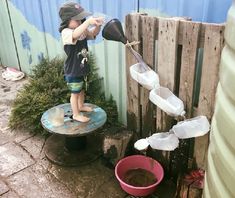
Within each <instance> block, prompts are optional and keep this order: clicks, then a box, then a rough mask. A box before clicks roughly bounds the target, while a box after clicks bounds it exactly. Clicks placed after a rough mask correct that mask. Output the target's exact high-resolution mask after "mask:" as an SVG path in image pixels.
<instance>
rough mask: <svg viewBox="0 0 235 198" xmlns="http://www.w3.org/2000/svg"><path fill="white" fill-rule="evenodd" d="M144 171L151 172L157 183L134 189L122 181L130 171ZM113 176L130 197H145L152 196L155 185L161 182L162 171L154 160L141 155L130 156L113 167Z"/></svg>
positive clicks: (134, 187)
mask: <svg viewBox="0 0 235 198" xmlns="http://www.w3.org/2000/svg"><path fill="white" fill-rule="evenodd" d="M138 168H141V169H145V170H147V171H150V172H152V173H153V174H154V175H155V177H156V178H157V182H156V183H154V184H152V185H150V186H146V187H136V186H132V185H129V184H127V183H125V182H124V181H123V178H124V176H125V173H126V172H127V171H128V170H130V169H138ZM115 175H116V178H117V179H118V181H119V183H120V186H121V188H122V189H123V190H124V191H125V192H127V193H128V194H130V195H134V196H147V195H150V194H152V193H153V192H154V191H155V190H156V187H157V185H158V184H159V183H160V182H161V181H162V179H163V175H164V171H163V168H162V166H161V164H159V163H158V162H157V161H156V160H154V159H152V158H150V157H146V156H143V155H132V156H128V157H126V158H123V159H121V160H120V161H119V162H118V163H117V165H116V167H115Z"/></svg>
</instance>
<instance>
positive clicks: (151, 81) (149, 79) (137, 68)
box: [130, 63, 160, 90]
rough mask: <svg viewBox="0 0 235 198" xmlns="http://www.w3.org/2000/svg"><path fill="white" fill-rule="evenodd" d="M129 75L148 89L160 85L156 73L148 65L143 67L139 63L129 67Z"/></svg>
mask: <svg viewBox="0 0 235 198" xmlns="http://www.w3.org/2000/svg"><path fill="white" fill-rule="evenodd" d="M130 74H131V77H132V78H133V79H134V80H135V81H137V82H138V83H139V84H141V85H142V86H143V87H145V88H146V89H148V90H152V89H154V88H158V87H160V85H159V77H158V74H157V73H156V72H155V71H153V70H152V69H151V68H150V67H148V69H146V68H144V67H143V66H142V64H141V63H137V64H134V65H132V66H131V67H130Z"/></svg>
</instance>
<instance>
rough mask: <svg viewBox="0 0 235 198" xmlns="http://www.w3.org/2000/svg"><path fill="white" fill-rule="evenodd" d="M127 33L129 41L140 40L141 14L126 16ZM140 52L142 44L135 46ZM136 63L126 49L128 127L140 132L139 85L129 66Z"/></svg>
mask: <svg viewBox="0 0 235 198" xmlns="http://www.w3.org/2000/svg"><path fill="white" fill-rule="evenodd" d="M125 24H126V32H125V35H126V37H127V39H128V41H129V42H132V41H139V40H140V15H136V14H129V15H127V16H126V23H125ZM134 49H135V50H136V51H137V52H140V46H138V45H136V46H134ZM135 63H136V60H135V58H134V56H133V55H132V54H131V53H130V51H129V50H128V49H126V75H127V127H128V128H129V129H131V130H133V131H137V132H140V128H141V126H140V95H139V85H138V83H137V82H136V81H135V80H133V79H132V78H131V76H130V71H129V67H130V66H131V65H133V64H135Z"/></svg>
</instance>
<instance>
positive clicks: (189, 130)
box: [172, 116, 210, 139]
mask: <svg viewBox="0 0 235 198" xmlns="http://www.w3.org/2000/svg"><path fill="white" fill-rule="evenodd" d="M209 130H210V124H209V122H208V120H207V118H206V116H197V117H195V118H192V119H188V120H184V121H182V122H178V123H177V124H176V125H174V126H173V127H172V131H173V132H174V133H175V135H176V136H177V137H178V138H181V139H186V138H193V137H199V136H203V135H205V134H206V133H208V132H209Z"/></svg>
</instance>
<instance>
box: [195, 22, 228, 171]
mask: <svg viewBox="0 0 235 198" xmlns="http://www.w3.org/2000/svg"><path fill="white" fill-rule="evenodd" d="M205 25H206V26H205V43H204V54H203V63H202V74H201V85H200V95H199V104H198V109H197V115H205V116H207V118H208V119H209V120H211V117H212V115H213V113H214V103H215V93H216V87H217V84H218V78H219V75H218V72H219V64H220V56H221V51H222V48H223V46H224V39H223V34H224V25H215V24H205ZM208 144H209V135H208V134H207V135H205V136H203V137H198V138H196V139H195V145H194V156H195V159H196V163H197V166H198V167H199V168H205V165H206V163H205V162H206V156H207V149H208Z"/></svg>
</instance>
